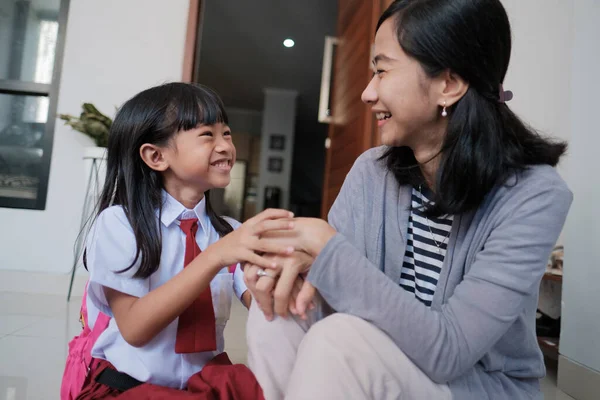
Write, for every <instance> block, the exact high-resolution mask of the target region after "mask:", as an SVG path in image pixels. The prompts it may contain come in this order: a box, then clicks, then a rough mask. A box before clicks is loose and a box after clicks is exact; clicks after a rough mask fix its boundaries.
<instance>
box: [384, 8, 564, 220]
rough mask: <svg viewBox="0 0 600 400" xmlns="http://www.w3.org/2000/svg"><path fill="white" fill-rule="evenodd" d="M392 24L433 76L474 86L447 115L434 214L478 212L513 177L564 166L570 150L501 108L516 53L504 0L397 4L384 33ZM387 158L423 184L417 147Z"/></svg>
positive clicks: (403, 180)
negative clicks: (531, 169) (538, 167)
mask: <svg viewBox="0 0 600 400" xmlns="http://www.w3.org/2000/svg"><path fill="white" fill-rule="evenodd" d="M389 18H393V19H394V22H395V25H396V33H397V38H398V42H399V44H400V46H401V47H402V50H403V51H404V52H405V53H406V54H407V55H409V56H410V57H413V58H414V59H416V60H417V61H418V62H419V63H420V64H421V66H422V68H423V70H424V71H425V73H426V74H427V75H428V76H429V77H435V76H438V75H439V74H440V73H442V72H443V71H445V70H450V71H452V72H454V73H456V74H458V75H459V76H460V77H462V78H463V79H464V80H465V81H467V82H468V84H469V89H468V90H467V92H466V93H465V95H464V96H463V97H462V98H461V99H460V100H459V101H458V102H457V103H456V104H454V105H453V106H452V107H451V108H449V110H448V117H447V118H448V119H449V121H448V129H447V132H446V136H445V139H444V143H443V145H442V154H441V159H440V165H439V169H438V172H437V176H436V178H435V179H436V180H435V197H434V199H432V200H434V202H435V206H429V207H428V209H427V212H428V213H429V214H430V215H440V214H450V215H451V214H460V213H463V212H466V211H469V210H472V209H474V208H477V207H478V206H479V205H480V204H481V202H482V201H483V199H484V197H485V196H486V195H487V194H488V193H489V192H490V190H492V188H494V187H495V186H496V185H499V184H503V183H505V181H506V179H507V178H508V177H510V176H511V175H514V174H515V173H518V172H520V171H523V170H524V169H526V168H527V167H528V166H531V165H536V164H548V165H551V166H555V165H556V164H557V163H558V161H559V159H560V157H561V156H562V155H563V154H564V152H565V151H566V144H565V143H563V142H554V141H550V140H548V139H545V138H543V137H541V136H540V135H539V134H538V133H537V132H536V131H534V130H533V129H531V128H530V127H528V126H526V125H525V124H524V123H523V122H522V121H521V120H520V119H519V118H518V117H517V116H516V115H515V114H514V113H513V112H512V111H511V110H510V108H509V107H508V106H507V105H506V104H505V103H504V102H500V90H499V87H500V85H501V84H502V83H503V81H504V77H505V75H506V71H507V69H508V64H509V60H510V53H511V30H510V23H509V20H508V16H507V14H506V11H505V9H504V7H503V6H502V4H501V3H500V0H397V1H395V2H394V3H392V4H391V5H390V6H389V8H388V9H387V10H386V11H385V12H384V13H383V15H382V16H381V18H380V19H379V23H378V25H377V29H379V27H380V26H381V24H383V22H385V21H386V20H387V19H389ZM382 160H383V161H384V162H385V163H386V164H387V167H388V169H389V170H390V171H392V172H393V173H394V174H395V176H396V179H397V180H398V182H399V183H400V184H412V185H418V184H421V183H423V176H422V175H421V172H420V170H419V168H415V166H416V165H417V161H416V159H415V157H414V154H413V152H412V150H411V149H410V148H408V147H390V148H389V149H388V150H387V151H386V152H385V153H384V155H383V156H382Z"/></svg>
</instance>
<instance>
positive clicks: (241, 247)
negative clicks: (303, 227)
mask: <svg viewBox="0 0 600 400" xmlns="http://www.w3.org/2000/svg"><path fill="white" fill-rule="evenodd" d="M293 217H294V214H293V213H291V212H289V211H286V210H279V209H268V210H265V211H263V212H261V213H260V214H258V215H256V216H255V217H253V218H250V219H249V220H248V221H246V222H244V223H243V224H242V225H241V226H240V227H239V228H238V229H236V230H234V231H233V232H231V233H229V234H228V235H226V236H225V237H223V238H222V239H220V240H218V241H217V242H215V243H213V244H212V245H210V246H208V248H207V249H206V250H205V251H204V253H207V254H206V255H207V256H208V255H209V256H210V257H211V259H212V260H213V263H214V265H217V266H223V265H232V264H237V263H246V262H247V263H251V264H254V265H258V266H260V267H261V268H270V269H275V268H277V263H276V261H275V260H273V259H269V258H267V257H263V256H262V255H261V254H265V253H270V254H280V255H287V254H291V253H292V252H293V251H294V247H293V246H290V245H289V244H285V243H282V242H281V241H278V240H274V239H271V238H261V235H263V234H265V233H267V232H271V231H286V230H290V229H293V228H294V222H293V221H292V219H291V218H293Z"/></svg>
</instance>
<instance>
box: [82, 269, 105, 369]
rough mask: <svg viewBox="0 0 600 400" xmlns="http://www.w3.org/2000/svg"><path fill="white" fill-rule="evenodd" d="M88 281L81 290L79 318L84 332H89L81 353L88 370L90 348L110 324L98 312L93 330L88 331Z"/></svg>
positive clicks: (101, 313)
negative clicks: (83, 325)
mask: <svg viewBox="0 0 600 400" xmlns="http://www.w3.org/2000/svg"><path fill="white" fill-rule="evenodd" d="M88 284H89V281H88V282H86V284H85V288H84V289H83V299H82V301H81V318H82V319H83V323H84V324H85V327H84V330H85V329H87V330H89V331H90V333H89V335H88V337H87V340H86V343H85V349H84V352H83V358H84V361H85V364H86V367H87V368H88V369H89V366H90V364H91V362H92V347H94V343H96V340H97V339H98V337H99V336H100V335H101V334H102V332H104V330H105V329H106V328H107V327H108V324H109V323H110V317H109V316H108V315H106V314H104V313H103V312H102V311H99V312H98V317H97V318H96V322H95V323H94V328H93V329H91V330H90V325H89V316H88V312H87V289H88Z"/></svg>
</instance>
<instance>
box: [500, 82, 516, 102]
mask: <svg viewBox="0 0 600 400" xmlns="http://www.w3.org/2000/svg"><path fill="white" fill-rule="evenodd" d="M512 98H513V92H511V91H510V90H504V86H502V84H500V85H499V88H498V101H499V102H500V103H506V102H507V101H510V100H512Z"/></svg>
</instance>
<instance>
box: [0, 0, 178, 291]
mask: <svg viewBox="0 0 600 400" xmlns="http://www.w3.org/2000/svg"><path fill="white" fill-rule="evenodd" d="M70 3H71V4H70V9H69V16H68V23H67V37H66V43H65V55H64V62H63V70H62V78H61V85H60V91H59V101H58V112H59V113H71V114H78V113H79V112H80V107H81V103H82V102H84V101H86V102H87V101H89V102H93V103H95V104H96V106H98V108H99V109H100V110H101V111H104V112H105V113H107V114H111V115H113V114H114V111H115V107H116V106H119V105H120V104H122V103H123V102H124V101H125V100H127V99H128V98H130V97H131V96H133V95H134V94H136V93H137V92H139V91H140V90H143V89H145V88H148V87H150V86H153V85H156V84H160V83H163V82H166V81H173V80H181V73H182V66H183V54H184V51H183V49H184V41H185V31H186V24H187V18H188V6H189V1H188V0H171V1H163V0H127V1H119V0H103V1H96V0H71V2H70ZM90 145H92V142H91V141H90V140H89V139H87V138H86V137H84V136H82V135H81V134H79V133H76V132H74V131H72V130H70V129H69V128H67V127H64V126H62V123H61V122H60V121H57V127H56V131H55V133H54V149H53V153H52V163H51V167H50V168H51V169H50V181H49V188H48V198H47V203H46V209H45V210H43V211H30V210H15V209H8V208H0V223H1V225H2V229H0V280H2V285H1V286H2V287H7V286H10V285H13V284H14V285H16V289H19V287H18V286H19V282H18V276H17V275H18V274H12V275H10V274H9V273H8V272H6V271H7V270H10V271H35V272H44V273H51V274H64V275H65V276H66V274H67V273H68V272H69V269H70V267H71V263H72V257H73V243H74V241H75V239H76V237H77V234H78V232H79V217H80V214H81V208H82V204H83V196H84V189H85V177H84V171H83V161H82V159H81V156H82V153H83V149H84V147H86V146H90ZM2 270H4V271H2ZM15 276H17V277H16V278H15ZM7 277H8V278H7ZM7 279H9V280H10V279H14V280H15V281H14V282H13V283H7V282H9V280H7Z"/></svg>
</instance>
